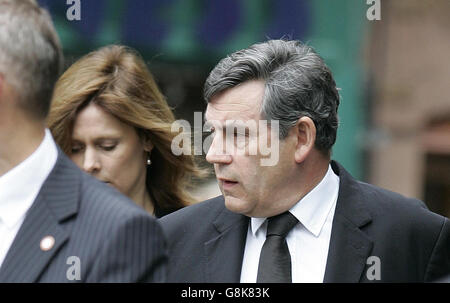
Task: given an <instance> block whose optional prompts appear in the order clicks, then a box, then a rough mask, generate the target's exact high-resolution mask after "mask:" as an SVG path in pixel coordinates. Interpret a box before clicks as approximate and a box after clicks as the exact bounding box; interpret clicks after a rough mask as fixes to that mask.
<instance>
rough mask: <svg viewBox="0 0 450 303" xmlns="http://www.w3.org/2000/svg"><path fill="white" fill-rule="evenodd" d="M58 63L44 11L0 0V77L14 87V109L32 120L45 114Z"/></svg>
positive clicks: (25, 2) (29, 3)
mask: <svg viewBox="0 0 450 303" xmlns="http://www.w3.org/2000/svg"><path fill="white" fill-rule="evenodd" d="M62 60H63V55H62V50H61V46H60V42H59V39H58V35H57V34H56V31H55V29H54V26H53V22H52V20H51V18H50V15H49V14H48V12H47V11H46V10H44V9H43V8H41V7H39V5H38V4H37V2H36V1H35V0H0V74H2V75H3V77H4V79H5V81H6V82H8V83H9V84H10V85H11V86H13V87H14V91H15V92H16V93H17V95H18V99H19V100H18V105H19V106H20V107H21V108H22V109H23V110H25V111H26V112H28V113H30V114H31V115H32V117H34V118H36V119H44V118H45V117H46V116H47V114H48V111H49V107H50V102H51V97H52V93H53V87H54V84H55V82H56V80H57V79H58V77H59V74H60V72H61V67H62Z"/></svg>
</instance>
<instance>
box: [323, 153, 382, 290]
mask: <svg viewBox="0 0 450 303" xmlns="http://www.w3.org/2000/svg"><path fill="white" fill-rule="evenodd" d="M331 165H332V168H333V170H334V171H335V172H336V173H337V174H338V175H339V178H340V184H339V196H338V200H337V204H336V211H335V215H334V219H333V227H332V231H331V240H330V247H329V250H328V259H327V265H326V270H325V277H324V282H359V281H360V280H361V277H362V275H363V273H364V268H365V266H366V262H367V258H368V257H369V254H370V252H371V251H372V247H373V242H372V241H371V239H370V238H369V237H368V236H367V234H366V233H365V232H364V230H363V227H364V226H365V225H367V224H369V223H370V222H371V220H372V219H371V215H370V213H369V212H368V211H367V210H366V209H365V207H364V205H363V201H364V198H363V197H361V196H360V193H359V191H358V189H357V188H356V187H357V182H356V181H355V180H354V179H353V178H352V177H351V176H350V174H348V173H347V172H346V171H345V170H344V168H343V167H342V166H340V165H339V164H337V163H336V162H334V161H332V162H331Z"/></svg>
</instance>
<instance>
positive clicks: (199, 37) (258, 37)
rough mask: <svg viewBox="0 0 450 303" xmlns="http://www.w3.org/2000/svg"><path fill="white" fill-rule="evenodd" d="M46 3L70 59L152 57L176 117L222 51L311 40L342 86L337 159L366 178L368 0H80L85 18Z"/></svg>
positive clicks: (193, 104) (195, 99) (189, 115)
mask: <svg viewBox="0 0 450 303" xmlns="http://www.w3.org/2000/svg"><path fill="white" fill-rule="evenodd" d="M39 2H40V4H41V5H43V6H44V7H47V8H48V10H49V11H50V13H51V14H52V17H53V19H54V22H55V25H56V27H57V30H58V33H59V35H60V37H61V40H62V44H63V47H64V52H65V56H66V58H67V59H68V60H67V63H68V64H70V63H72V62H73V61H74V60H76V59H77V58H78V57H79V56H82V55H84V54H86V53H88V52H89V51H91V50H94V49H97V48H99V47H101V46H104V45H108V44H113V43H116V44H117V43H118V44H125V45H128V46H131V47H133V48H135V49H137V50H138V51H139V52H140V53H141V54H142V55H143V57H144V58H145V59H146V61H147V62H148V65H149V67H150V69H151V71H152V73H153V74H154V75H155V78H156V80H157V82H158V84H159V85H160V86H161V88H162V90H163V93H164V94H165V95H166V96H167V98H168V102H169V104H170V105H171V106H173V107H174V108H175V114H176V116H177V118H179V119H186V120H188V121H193V111H202V110H204V108H205V104H204V102H203V99H202V95H201V93H202V86H203V82H204V80H205V79H206V77H207V75H208V73H209V71H210V70H211V69H212V68H213V67H214V65H215V64H216V63H217V62H218V60H220V59H221V58H222V57H224V56H226V55H227V54H229V53H231V52H233V51H236V50H239V49H242V48H246V47H248V46H249V45H251V44H253V43H256V42H260V41H264V40H266V39H268V38H272V39H276V38H282V37H283V38H291V39H299V40H301V41H303V42H305V43H308V44H309V45H311V46H313V47H314V48H315V49H316V51H317V52H318V53H319V54H321V55H322V56H323V58H324V59H325V61H326V63H327V64H328V65H329V66H330V68H331V70H332V71H333V73H334V76H335V79H336V82H337V85H338V87H339V88H341V91H340V94H341V97H342V102H341V106H340V109H339V116H340V120H341V124H340V127H339V131H338V137H337V142H336V145H335V147H334V149H333V158H334V159H336V160H338V161H340V162H341V163H342V164H343V165H344V166H345V167H346V168H347V169H348V170H349V171H350V172H351V173H352V174H353V175H354V176H355V177H357V178H363V177H364V162H363V159H362V157H363V151H362V149H361V147H360V146H359V144H358V142H359V141H358V137H359V136H360V133H361V132H362V131H363V130H364V128H365V125H364V121H365V120H366V119H365V116H364V115H365V113H366V112H367V111H366V109H365V103H364V100H363V91H364V90H363V88H362V86H363V85H364V74H363V72H362V67H361V60H358V58H360V57H361V45H362V42H361V41H362V37H363V35H365V31H366V25H367V23H368V20H367V19H366V11H367V8H368V6H367V5H366V3H365V1H354V0H350V1H334V0H315V1H310V0H276V1H275V0H242V1H239V0H212V1H206V0H164V1H161V0H128V1H127V0H95V1H93V0H80V1H79V3H80V4H81V5H80V8H81V15H80V17H81V20H79V21H77V20H74V21H69V20H68V18H67V16H66V14H67V11H68V9H69V8H71V7H73V5H75V2H74V1H72V2H71V1H69V3H72V4H67V3H66V1H64V0H40V1H39Z"/></svg>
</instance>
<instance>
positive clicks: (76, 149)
mask: <svg viewBox="0 0 450 303" xmlns="http://www.w3.org/2000/svg"><path fill="white" fill-rule="evenodd" d="M80 151H81V147H79V146H74V147H72V148H71V150H70V152H71V153H72V154H76V153H79V152H80Z"/></svg>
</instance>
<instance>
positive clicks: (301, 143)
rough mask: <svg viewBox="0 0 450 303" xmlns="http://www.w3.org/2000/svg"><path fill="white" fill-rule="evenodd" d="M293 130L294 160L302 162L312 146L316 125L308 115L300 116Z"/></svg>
mask: <svg viewBox="0 0 450 303" xmlns="http://www.w3.org/2000/svg"><path fill="white" fill-rule="evenodd" d="M293 131H294V134H295V136H296V137H297V145H296V149H295V155H294V158H295V162H297V163H302V162H303V161H304V160H305V159H306V158H307V157H308V155H309V153H310V152H311V151H312V150H313V148H314V143H315V142H316V125H315V124H314V121H313V120H312V119H311V118H310V117H301V118H300V119H298V121H297V123H296V124H295V126H294V129H293Z"/></svg>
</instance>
